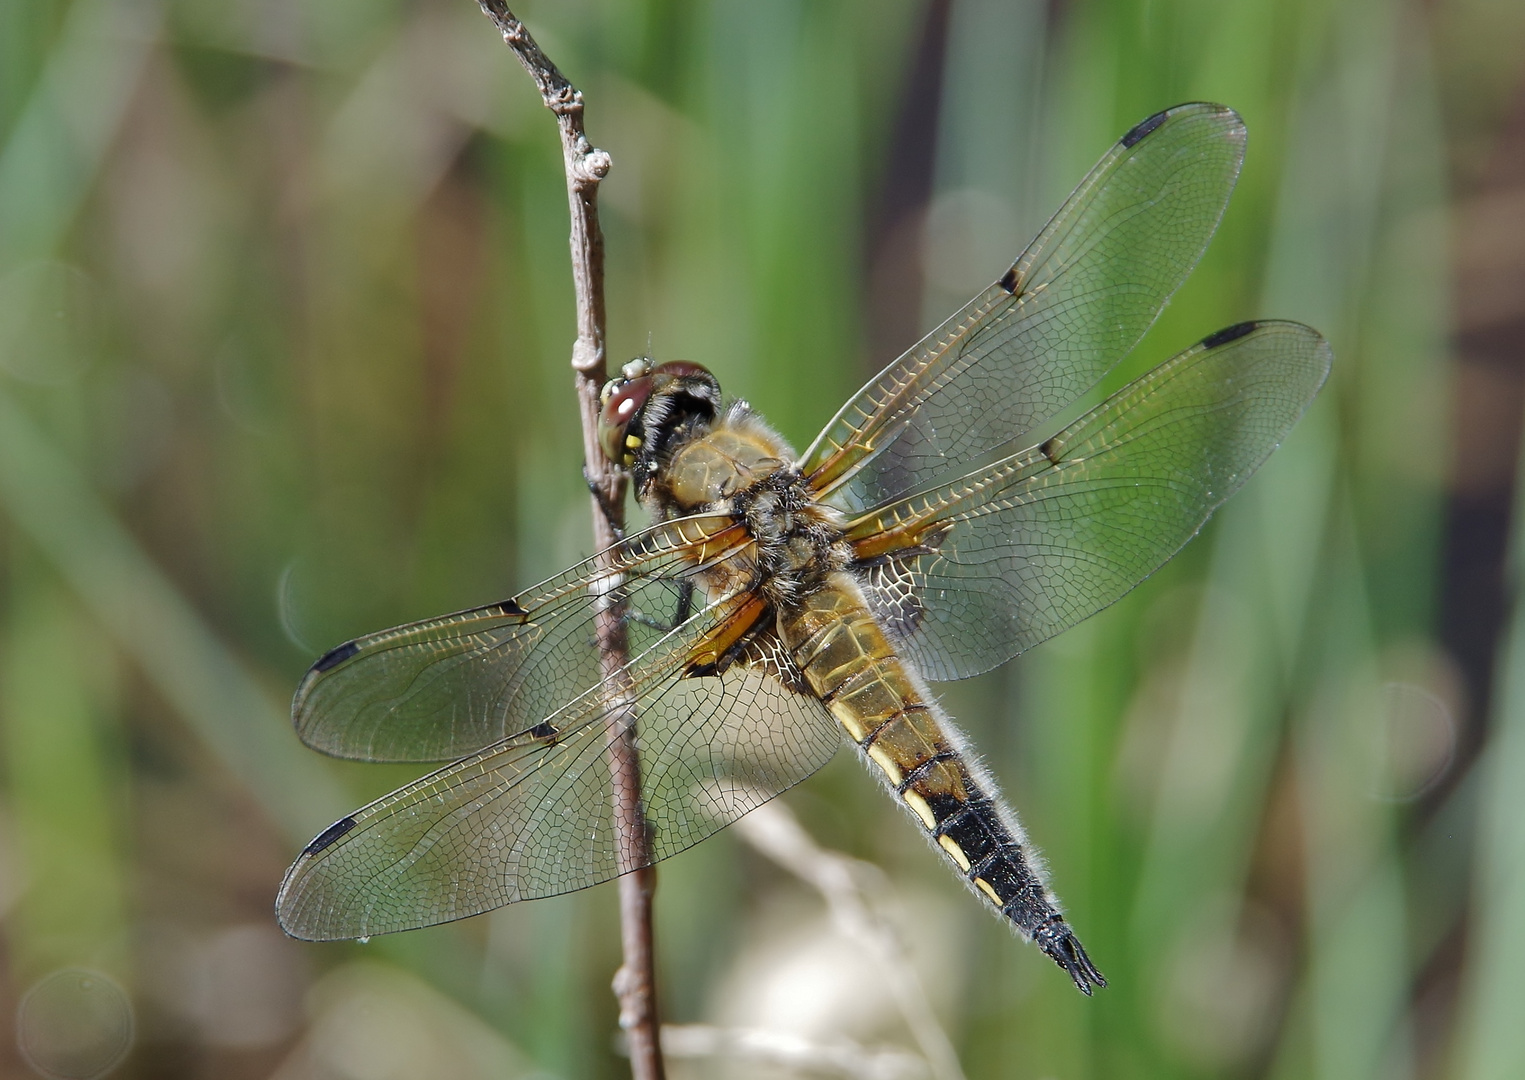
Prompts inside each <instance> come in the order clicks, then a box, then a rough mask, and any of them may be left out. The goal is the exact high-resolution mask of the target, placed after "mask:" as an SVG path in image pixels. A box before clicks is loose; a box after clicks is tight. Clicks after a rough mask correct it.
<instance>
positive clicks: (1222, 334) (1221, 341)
mask: <svg viewBox="0 0 1525 1080" xmlns="http://www.w3.org/2000/svg"><path fill="white" fill-rule="evenodd" d="M1259 325H1260V324H1259V323H1258V322H1242V323H1235V324H1234V325H1233V326H1225V327H1224V328H1223V329H1222V330H1219V331H1218V332H1217V333H1215V334H1208V335H1207V336H1206V337H1205V338H1203V339H1202V347H1203V348H1204V349H1216V348H1217V347H1218V346H1219V345H1227V344H1228V343H1229V342H1230V341H1238V340H1239V339H1240V338H1242V337H1244V335H1246V334H1248V333H1249V332H1250V331H1252V330H1254V329H1255V328H1256V327H1257V326H1259Z"/></svg>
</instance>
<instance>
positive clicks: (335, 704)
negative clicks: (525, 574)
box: [292, 515, 743, 761]
mask: <svg viewBox="0 0 1525 1080" xmlns="http://www.w3.org/2000/svg"><path fill="white" fill-rule="evenodd" d="M728 538H729V539H732V540H735V541H737V542H739V541H740V540H742V539H743V537H742V535H741V530H740V528H738V527H735V523H734V521H733V520H732V519H731V518H729V517H727V516H724V515H708V516H701V517H691V518H681V519H677V520H674V521H669V522H666V523H663V524H661V525H657V526H655V527H653V528H651V529H648V530H645V531H644V532H641V533H639V534H637V535H635V536H632V537H630V538H628V539H626V540H625V541H623V542H622V543H620V544H618V545H616V546H615V547H614V548H613V549H612V550H611V551H610V552H608V553H607V554H606V556H605V561H602V562H600V561H598V560H595V559H589V560H587V561H585V562H583V563H580V564H578V565H577V566H574V567H572V569H570V570H568V571H566V572H565V573H563V574H560V575H558V576H557V577H554V578H551V579H550V580H549V581H546V582H543V583H542V584H540V585H538V586H536V587H534V588H532V589H530V590H528V591H526V592H525V593H524V594H523V595H521V596H519V597H515V598H514V599H512V600H507V601H504V602H503V603H501V604H490V605H488V606H486V607H480V608H473V609H472V610H470V611H461V612H457V613H455V614H453V615H445V616H443V617H441V618H437V619H429V620H425V621H423V622H416V623H410V624H408V625H406V626H399V627H397V628H395V629H392V630H383V631H381V632H380V633H376V634H370V635H367V636H366V637H362V638H356V639H355V640H354V641H350V642H346V643H345V644H343V645H341V646H339V647H338V648H336V649H332V650H330V651H329V652H328V653H326V654H325V655H324V656H323V657H322V658H321V659H319V660H318V662H317V663H316V664H314V665H313V666H312V668H311V670H309V671H308V673H307V675H306V677H305V678H303V680H302V683H301V685H300V686H299V687H298V688H297V693H296V698H295V700H294V701H293V702H292V719H293V721H294V723H295V724H296V728H297V733H298V735H300V736H301V739H302V741H303V742H305V743H306V744H307V745H308V746H311V747H313V748H314V749H316V750H321V751H323V752H324V753H327V754H333V755H334V756H336V757H343V758H352V759H355V760H359V761H449V760H453V759H455V758H458V757H461V756H462V755H464V754H468V753H471V752H472V751H475V750H480V749H481V748H482V747H484V746H489V745H491V744H493V743H496V742H498V741H499V740H501V739H503V738H505V737H507V736H509V735H512V734H514V733H516V732H519V731H523V730H525V729H526V728H529V727H532V726H533V725H535V724H536V723H538V722H539V721H541V720H542V719H544V718H545V717H546V716H548V715H549V714H550V713H552V712H554V711H555V710H556V709H558V708H560V707H561V706H562V705H564V704H565V703H566V702H568V701H570V700H571V699H572V698H574V697H576V696H578V695H579V694H582V693H583V692H584V691H586V690H587V689H588V688H589V687H591V686H595V685H597V683H598V681H599V677H600V674H599V671H600V669H599V654H598V649H597V644H596V640H595V632H594V626H593V621H594V618H595V614H594V605H593V598H594V596H595V595H598V594H600V593H604V594H607V593H610V592H611V591H613V592H616V593H617V594H618V595H619V596H621V597H623V598H624V599H625V600H626V602H627V603H628V604H629V605H630V606H631V607H632V608H635V609H637V610H638V611H639V612H640V613H643V614H645V615H646V616H647V617H648V618H647V621H649V622H655V623H658V624H660V623H661V622H662V621H663V620H666V621H667V622H669V623H670V622H671V621H672V619H673V615H674V613H675V612H677V611H678V610H679V608H680V606H681V604H682V590H683V588H684V581H685V580H686V576H687V574H688V572H689V571H690V569H691V568H692V567H693V565H694V563H695V562H696V561H698V560H699V559H701V558H705V557H713V553H714V550H724V547H725V545H726V543H727V542H728ZM706 545H708V546H706ZM631 632H632V634H633V635H635V636H636V637H637V638H639V637H641V636H643V635H644V636H647V637H649V636H650V634H649V632H647V631H645V630H643V628H642V625H641V624H640V623H632V629H631Z"/></svg>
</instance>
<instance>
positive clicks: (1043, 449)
mask: <svg viewBox="0 0 1525 1080" xmlns="http://www.w3.org/2000/svg"><path fill="white" fill-rule="evenodd" d="M1038 453H1040V454H1042V455H1043V456H1044V457H1046V458H1048V459H1049V460H1050V461H1052V462H1053V463H1054V464H1055V465H1058V464H1059V447H1057V446H1055V445H1054V440H1053V439H1045V440H1044V442H1043V445H1042V446H1040V447H1038Z"/></svg>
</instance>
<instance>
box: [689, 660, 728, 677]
mask: <svg viewBox="0 0 1525 1080" xmlns="http://www.w3.org/2000/svg"><path fill="white" fill-rule="evenodd" d="M719 674H720V665H719V664H718V663H716V662H713V661H711V662H710V663H706V664H697V663H696V664H689V665H688V667H686V668H684V669H683V677H684V678H685V679H708V678H709V677H710V676H712V675H719Z"/></svg>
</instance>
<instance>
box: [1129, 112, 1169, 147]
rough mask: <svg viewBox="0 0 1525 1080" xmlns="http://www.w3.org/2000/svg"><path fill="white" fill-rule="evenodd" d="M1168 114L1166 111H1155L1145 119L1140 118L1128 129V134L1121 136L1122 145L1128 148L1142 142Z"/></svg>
mask: <svg viewBox="0 0 1525 1080" xmlns="http://www.w3.org/2000/svg"><path fill="white" fill-rule="evenodd" d="M1169 115H1170V113H1169V112H1168V111H1167V112H1157V113H1155V114H1154V115H1153V116H1151V117H1149V118H1148V119H1147V120H1140V121H1139V122H1138V123H1136V124H1134V125H1133V127H1132V128H1130V129H1129V130H1128V134H1126V135H1124V136H1123V145H1124V146H1127V147H1130V148H1131V147H1134V146H1137V145H1138V144H1139V143H1141V142H1143V141H1144V139H1145V138H1146V137H1147V136H1148V135H1149V134H1150V133H1151V132H1153V131H1154V130H1155V129H1156V128H1158V127H1159V126H1160V125H1161V124H1163V123H1164V122H1165V118H1166V117H1167V116H1169Z"/></svg>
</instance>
